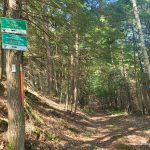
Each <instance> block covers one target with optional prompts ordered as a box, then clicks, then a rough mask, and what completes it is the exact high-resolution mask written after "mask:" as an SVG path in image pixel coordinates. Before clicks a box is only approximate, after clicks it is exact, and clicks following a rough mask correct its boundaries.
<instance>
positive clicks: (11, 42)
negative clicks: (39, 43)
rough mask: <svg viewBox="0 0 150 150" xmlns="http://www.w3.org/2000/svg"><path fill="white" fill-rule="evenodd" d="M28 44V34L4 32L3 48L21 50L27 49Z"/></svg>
mask: <svg viewBox="0 0 150 150" xmlns="http://www.w3.org/2000/svg"><path fill="white" fill-rule="evenodd" d="M27 45H28V42H27V37H26V36H23V35H15V34H8V33H2V48H3V49H14V50H19V51H26V50H27Z"/></svg>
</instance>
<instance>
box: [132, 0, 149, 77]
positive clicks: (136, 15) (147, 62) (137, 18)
mask: <svg viewBox="0 0 150 150" xmlns="http://www.w3.org/2000/svg"><path fill="white" fill-rule="evenodd" d="M131 2H132V4H133V11H134V15H135V21H136V25H137V29H138V31H139V37H140V42H141V45H140V47H141V50H142V53H143V57H144V67H145V70H146V72H147V74H148V78H149V80H150V63H149V56H148V53H147V48H146V46H145V41H144V35H143V32H142V25H141V21H140V17H139V11H138V7H137V1H136V0H131Z"/></svg>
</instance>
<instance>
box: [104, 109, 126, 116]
mask: <svg viewBox="0 0 150 150" xmlns="http://www.w3.org/2000/svg"><path fill="white" fill-rule="evenodd" d="M106 112H107V114H108V115H111V116H127V115H128V113H127V112H125V111H120V110H112V111H110V110H107V111H106Z"/></svg>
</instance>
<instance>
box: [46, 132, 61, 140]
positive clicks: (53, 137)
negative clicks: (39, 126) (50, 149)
mask: <svg viewBox="0 0 150 150" xmlns="http://www.w3.org/2000/svg"><path fill="white" fill-rule="evenodd" d="M45 136H46V137H47V139H48V140H49V141H58V140H59V137H58V136H57V135H56V134H54V133H49V132H45Z"/></svg>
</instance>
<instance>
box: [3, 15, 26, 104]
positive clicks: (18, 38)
mask: <svg viewBox="0 0 150 150" xmlns="http://www.w3.org/2000/svg"><path fill="white" fill-rule="evenodd" d="M1 32H2V48H3V49H8V50H17V51H20V52H24V51H27V45H28V41H27V36H26V35H27V23H26V20H21V19H13V18H4V17H2V18H1ZM16 68H18V67H16V64H12V68H11V69H12V70H11V72H12V73H17V70H16ZM19 68H20V91H21V93H20V95H21V99H22V105H23V104H24V89H23V86H24V85H23V71H22V64H20V66H19Z"/></svg>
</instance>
